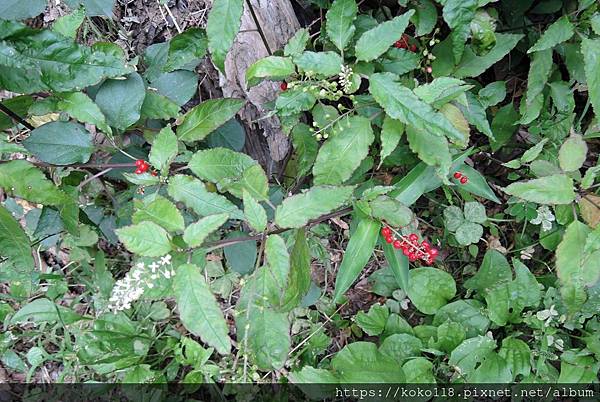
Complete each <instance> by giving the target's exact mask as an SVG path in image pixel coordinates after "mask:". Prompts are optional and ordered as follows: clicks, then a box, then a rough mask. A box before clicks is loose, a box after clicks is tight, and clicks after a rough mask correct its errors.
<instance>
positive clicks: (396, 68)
mask: <svg viewBox="0 0 600 402" xmlns="http://www.w3.org/2000/svg"><path fill="white" fill-rule="evenodd" d="M385 55H386V58H385V59H382V60H381V66H382V67H383V71H385V72H388V73H394V74H397V75H403V74H406V73H408V72H410V71H413V70H416V69H417V68H419V65H420V63H421V59H420V56H419V54H418V53H416V52H415V53H413V52H411V51H409V50H405V49H397V48H395V47H394V48H391V49H390V50H388V51H387V53H386V54H385Z"/></svg>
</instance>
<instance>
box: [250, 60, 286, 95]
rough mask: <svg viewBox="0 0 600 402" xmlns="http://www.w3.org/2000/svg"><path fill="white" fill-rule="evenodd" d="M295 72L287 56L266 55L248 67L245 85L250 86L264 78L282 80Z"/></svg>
mask: <svg viewBox="0 0 600 402" xmlns="http://www.w3.org/2000/svg"><path fill="white" fill-rule="evenodd" d="M295 72H296V68H295V67H294V63H293V62H292V60H291V59H290V58H289V57H280V56H268V57H265V58H262V59H259V60H258V61H256V62H255V63H254V64H252V65H251V66H250V67H248V69H247V70H246V85H248V88H250V87H252V86H254V85H257V84H258V83H260V82H261V81H262V80H264V79H269V80H283V79H284V78H287V77H289V76H290V75H292V74H294V73H295Z"/></svg>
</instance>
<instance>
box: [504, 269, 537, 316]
mask: <svg viewBox="0 0 600 402" xmlns="http://www.w3.org/2000/svg"><path fill="white" fill-rule="evenodd" d="M513 266H514V268H515V276H516V278H515V280H514V281H513V282H512V283H511V292H512V293H511V299H512V304H513V306H515V307H516V308H515V309H516V310H518V311H522V310H523V309H524V308H525V307H537V305H538V304H539V302H540V299H541V298H542V292H541V291H540V287H539V285H538V282H537V280H536V279H535V276H533V274H532V273H531V272H530V271H529V269H528V268H527V267H526V266H525V265H524V264H523V263H522V262H520V261H519V260H517V259H516V258H514V259H513Z"/></svg>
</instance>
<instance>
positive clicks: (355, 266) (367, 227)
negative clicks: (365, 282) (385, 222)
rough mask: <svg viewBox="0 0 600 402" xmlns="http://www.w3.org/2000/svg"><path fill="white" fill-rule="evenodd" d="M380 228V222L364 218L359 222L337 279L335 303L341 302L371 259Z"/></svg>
mask: <svg viewBox="0 0 600 402" xmlns="http://www.w3.org/2000/svg"><path fill="white" fill-rule="evenodd" d="M380 227H381V225H380V223H379V222H377V221H374V220H372V219H369V218H363V219H361V220H360V221H359V223H358V226H357V227H356V230H355V231H354V233H352V235H351V236H350V241H349V242H348V246H347V247H346V252H345V253H344V258H343V259H342V263H341V264H340V267H339V269H338V273H337V276H336V278H335V291H334V296H333V300H334V302H337V301H339V300H340V298H341V296H342V295H343V294H344V293H345V292H346V291H347V290H348V289H350V286H352V284H353V283H354V281H355V280H356V278H358V275H360V272H361V271H362V269H363V268H364V267H365V265H367V263H368V262H369V260H370V259H371V255H372V254H373V249H374V248H375V243H377V237H378V236H379V228H380Z"/></svg>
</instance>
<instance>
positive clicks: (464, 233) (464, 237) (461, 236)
mask: <svg viewBox="0 0 600 402" xmlns="http://www.w3.org/2000/svg"><path fill="white" fill-rule="evenodd" d="M482 236H483V227H482V226H481V225H479V224H477V223H473V222H466V221H465V222H463V224H462V225H460V227H459V228H458V229H457V230H456V233H454V237H456V241H457V242H458V243H459V244H461V245H463V246H468V245H469V244H476V243H479V240H480V239H481V237H482Z"/></svg>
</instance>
